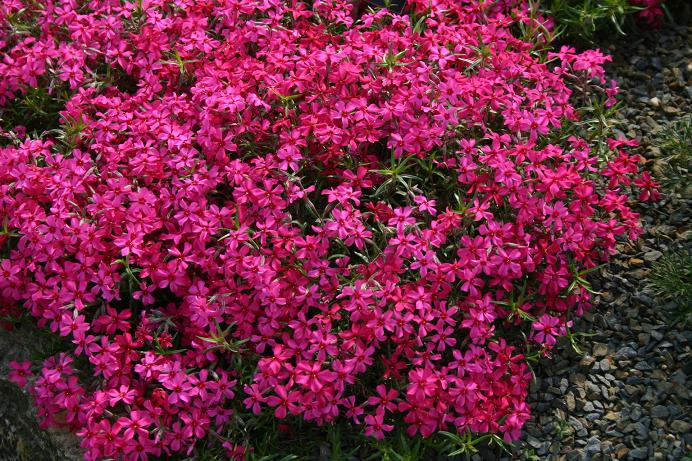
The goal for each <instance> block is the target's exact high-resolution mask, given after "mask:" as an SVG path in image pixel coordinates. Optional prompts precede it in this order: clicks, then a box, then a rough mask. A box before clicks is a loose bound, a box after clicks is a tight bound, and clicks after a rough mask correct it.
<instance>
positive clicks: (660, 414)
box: [651, 405, 670, 418]
mask: <svg viewBox="0 0 692 461" xmlns="http://www.w3.org/2000/svg"><path fill="white" fill-rule="evenodd" d="M669 414H670V412H669V411H668V408H666V407H664V406H663V405H656V406H655V407H653V408H652V409H651V416H653V417H654V418H667V417H668V415H669Z"/></svg>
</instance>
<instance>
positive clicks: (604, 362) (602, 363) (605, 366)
mask: <svg viewBox="0 0 692 461" xmlns="http://www.w3.org/2000/svg"><path fill="white" fill-rule="evenodd" d="M599 364H600V367H599V368H600V369H601V370H603V371H608V370H610V360H608V359H603V360H601V361H600V362H599Z"/></svg>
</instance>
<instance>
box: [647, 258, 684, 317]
mask: <svg viewBox="0 0 692 461" xmlns="http://www.w3.org/2000/svg"><path fill="white" fill-rule="evenodd" d="M648 286H649V288H650V289H651V290H653V292H654V293H655V294H656V295H657V296H660V297H661V298H663V299H666V300H671V301H673V302H675V304H676V305H677V306H678V313H679V315H680V317H681V319H682V320H684V321H688V320H689V317H690V315H691V314H692V253H691V252H690V251H689V249H680V250H676V251H672V252H670V253H668V254H665V255H664V256H663V257H662V258H661V259H659V260H658V261H657V262H656V263H655V264H654V266H653V269H652V271H651V274H650V275H649V280H648Z"/></svg>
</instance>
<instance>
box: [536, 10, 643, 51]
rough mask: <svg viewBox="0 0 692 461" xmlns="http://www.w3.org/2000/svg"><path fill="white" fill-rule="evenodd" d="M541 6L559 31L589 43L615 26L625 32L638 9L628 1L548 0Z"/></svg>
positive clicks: (619, 30)
mask: <svg viewBox="0 0 692 461" xmlns="http://www.w3.org/2000/svg"><path fill="white" fill-rule="evenodd" d="M540 7H541V8H542V9H543V11H544V12H545V14H546V15H547V16H551V17H553V18H554V20H555V26H556V29H557V30H558V31H559V33H560V34H563V35H566V36H570V37H578V38H581V39H583V40H586V41H589V42H591V41H593V39H594V36H595V35H596V34H597V33H598V32H600V31H607V30H613V29H614V30H615V31H617V32H618V33H620V34H623V35H624V33H625V32H624V30H625V29H626V24H627V22H628V21H629V20H630V17H631V15H632V14H634V13H636V12H637V11H639V10H641V8H640V7H637V6H635V5H632V4H631V3H630V2H629V1H628V0H549V1H546V2H540Z"/></svg>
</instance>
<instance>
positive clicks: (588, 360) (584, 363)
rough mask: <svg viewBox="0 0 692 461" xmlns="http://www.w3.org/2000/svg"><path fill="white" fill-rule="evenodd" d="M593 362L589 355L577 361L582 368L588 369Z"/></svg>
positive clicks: (593, 359)
mask: <svg viewBox="0 0 692 461" xmlns="http://www.w3.org/2000/svg"><path fill="white" fill-rule="evenodd" d="M595 361H596V359H595V358H593V357H591V356H590V355H587V356H585V357H583V358H582V359H581V360H580V361H579V365H581V366H583V367H590V366H591V365H593V363H594V362H595Z"/></svg>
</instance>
